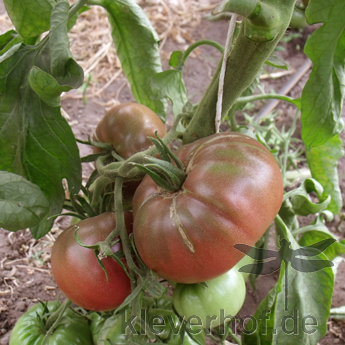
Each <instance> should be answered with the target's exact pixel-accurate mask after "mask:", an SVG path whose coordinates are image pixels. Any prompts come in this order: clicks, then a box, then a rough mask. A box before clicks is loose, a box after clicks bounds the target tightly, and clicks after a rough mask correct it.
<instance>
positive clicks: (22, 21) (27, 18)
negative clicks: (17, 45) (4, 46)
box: [4, 0, 55, 38]
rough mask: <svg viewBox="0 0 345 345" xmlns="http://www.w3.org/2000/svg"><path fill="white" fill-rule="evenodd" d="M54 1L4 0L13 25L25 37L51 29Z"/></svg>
mask: <svg viewBox="0 0 345 345" xmlns="http://www.w3.org/2000/svg"><path fill="white" fill-rule="evenodd" d="M54 3H55V2H54V1H53V0H20V1H18V0H4V4H5V7H6V10H7V13H8V15H9V16H10V18H11V21H12V23H13V25H14V26H15V28H16V29H17V31H18V33H19V34H20V35H21V36H22V37H24V38H28V37H35V36H38V35H40V34H41V33H43V32H45V31H48V30H49V27H50V13H51V11H52V9H53V6H54Z"/></svg>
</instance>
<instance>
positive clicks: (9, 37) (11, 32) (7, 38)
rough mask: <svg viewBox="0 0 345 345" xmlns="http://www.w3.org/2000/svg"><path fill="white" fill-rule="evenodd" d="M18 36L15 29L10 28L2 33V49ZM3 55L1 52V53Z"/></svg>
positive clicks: (0, 46) (0, 40)
mask: <svg viewBox="0 0 345 345" xmlns="http://www.w3.org/2000/svg"><path fill="white" fill-rule="evenodd" d="M16 36H17V33H16V32H15V31H14V30H9V31H7V32H5V33H4V34H2V35H0V51H1V50H2V49H3V48H4V47H5V46H6V45H7V44H8V43H9V42H11V41H12V40H13V38H15V37H16ZM0 55H1V54H0Z"/></svg>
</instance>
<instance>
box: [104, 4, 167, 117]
mask: <svg viewBox="0 0 345 345" xmlns="http://www.w3.org/2000/svg"><path fill="white" fill-rule="evenodd" d="M100 4H101V5H102V6H103V7H104V8H105V9H106V10H107V12H108V18H109V22H110V25H111V28H112V32H111V34H112V37H113V41H114V44H115V47H116V52H117V55H118V57H119V59H120V61H121V65H122V69H123V71H124V73H125V75H126V77H127V79H128V81H129V83H130V85H131V89H132V92H133V96H134V98H135V99H136V101H137V102H138V103H141V104H144V105H146V106H147V107H149V108H150V109H152V110H153V111H154V112H155V113H156V114H157V115H158V116H160V117H161V118H162V119H163V120H165V116H166V105H167V103H166V102H165V101H162V100H157V99H156V100H154V99H152V92H151V88H150V80H151V78H152V76H153V75H154V74H155V73H157V72H160V71H162V66H161V60H160V55H159V50H158V42H159V38H158V35H157V33H156V32H155V30H154V28H153V27H152V25H151V23H150V21H149V19H148V18H147V16H146V14H145V12H144V11H143V10H142V9H141V8H140V7H139V6H138V5H137V3H136V2H135V1H134V0H118V1H112V0H101V1H100Z"/></svg>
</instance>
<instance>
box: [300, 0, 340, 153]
mask: <svg viewBox="0 0 345 345" xmlns="http://www.w3.org/2000/svg"><path fill="white" fill-rule="evenodd" d="M306 16H307V20H308V22H309V24H315V23H323V25H322V26H321V27H320V28H318V29H317V30H316V31H315V32H314V33H313V34H312V35H311V36H310V38H309V39H308V41H307V43H306V46H305V53H306V54H307V55H308V56H309V58H310V59H311V60H312V62H313V70H312V72H311V74H310V77H309V80H308V82H307V84H306V86H305V87H304V89H303V92H302V118H301V120H302V138H303V141H304V143H305V145H306V147H307V148H308V149H311V148H313V147H314V146H319V145H323V144H325V143H326V142H327V141H329V140H330V139H331V138H332V137H333V136H334V135H335V134H336V133H337V132H339V130H340V128H339V126H340V122H339V120H340V119H341V109H342V103H343V98H344V93H345V61H344V55H345V22H344V21H343V20H341V19H342V18H344V17H345V3H344V2H343V1H338V0H330V1H327V3H325V1H323V0H313V1H311V2H310V4H309V6H308V7H307V9H306Z"/></svg>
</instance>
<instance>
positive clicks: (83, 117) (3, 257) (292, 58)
mask: <svg viewBox="0 0 345 345" xmlns="http://www.w3.org/2000/svg"><path fill="white" fill-rule="evenodd" d="M3 11H4V8H3V4H2V1H0V14H1V13H3ZM226 32H227V22H226V21H218V22H212V23H210V22H207V21H205V20H204V21H203V22H202V24H201V25H200V26H199V27H197V28H196V29H193V30H192V35H191V36H192V39H193V41H195V40H198V39H201V38H209V39H213V40H215V41H217V42H219V43H221V44H224V43H225V37H226ZM310 32H311V29H309V30H306V31H305V32H304V34H303V37H302V38H298V39H295V40H293V41H292V42H290V43H289V44H283V46H284V47H285V50H284V51H282V52H280V53H279V54H280V56H281V57H282V58H284V59H285V60H287V61H288V62H289V64H290V66H291V68H294V69H297V68H298V67H299V66H301V65H302V64H303V62H304V61H305V55H304V54H303V44H304V41H305V38H306V36H307V35H308V33H310ZM179 49H181V50H183V49H185V48H184V45H183V44H182V45H181V44H178V43H176V42H173V41H172V40H168V41H167V42H166V44H165V46H164V50H163V52H162V56H164V57H166V56H169V53H171V52H172V51H174V50H179ZM219 57H220V54H219V53H218V52H217V51H215V50H214V49H212V48H209V47H202V48H200V49H199V50H198V51H197V53H196V54H193V56H191V57H190V58H189V59H188V61H187V64H186V67H185V71H184V78H185V82H186V85H187V89H188V94H189V95H192V100H193V102H197V101H198V100H199V99H200V97H201V95H202V94H203V92H204V91H205V89H206V87H207V85H208V82H209V80H210V78H211V76H212V73H213V71H214V69H215V67H216V65H217V62H218V59H219ZM166 61H167V59H165V62H164V64H165V68H167V62H166ZM288 79H289V76H286V77H282V78H279V79H276V80H272V79H270V80H269V81H266V82H265V85H266V86H265V89H266V91H269V90H270V89H272V88H273V89H275V90H279V88H280V86H282V85H283V84H284V83H285V82H286V81H287V80H288ZM124 80H125V79H123V78H118V79H117V80H116V81H115V82H114V83H113V84H112V85H111V86H110V87H109V88H108V89H107V90H106V92H105V93H103V94H102V97H101V98H97V99H88V101H87V104H84V103H83V101H82V100H81V99H77V100H75V99H69V98H66V99H65V100H63V102H62V107H63V109H64V110H65V111H66V112H67V113H68V115H69V117H70V118H69V119H68V121H69V123H70V124H71V126H72V129H73V132H74V134H75V135H76V137H77V138H80V139H84V140H85V139H87V137H88V136H89V135H92V133H93V130H94V128H95V126H96V124H97V123H98V121H99V120H100V119H101V117H102V116H103V115H104V104H106V103H107V102H108V100H109V99H110V98H111V97H113V95H114V94H115V93H116V91H117V90H118V88H119V87H120V86H122V84H123V83H124ZM306 80H307V75H305V76H304V77H303V78H302V79H301V81H300V82H299V83H298V84H297V85H296V87H295V88H294V89H293V90H292V91H291V93H290V95H291V96H293V97H297V96H298V95H300V92H301V89H302V88H303V86H304V84H305V82H306ZM132 100H133V97H132V95H131V92H130V89H129V88H128V86H127V85H126V86H125V87H123V89H122V91H121V92H120V93H119V94H118V101H119V102H128V101H132ZM261 106H262V103H261V102H257V104H256V106H255V110H257V109H259V108H260V107H261ZM277 110H278V111H279V116H278V121H279V122H280V123H285V124H286V125H287V126H288V125H289V122H290V121H291V119H292V117H293V116H294V114H295V109H294V108H293V107H292V106H291V105H290V104H288V103H283V102H281V103H280V104H279V106H278V107H277ZM297 135H298V134H297ZM342 139H343V140H345V134H344V132H343V134H342ZM79 148H80V153H81V156H85V155H87V154H89V153H90V149H89V147H86V146H84V145H79ZM92 169H93V167H92V166H91V165H90V164H84V166H83V177H84V178H87V176H89V174H90V172H91V171H92ZM339 174H340V177H341V190H342V194H343V197H344V194H345V162H344V159H342V161H341V162H340V164H339ZM342 213H344V209H343V210H342ZM338 219H339V217H338V218H336V220H335V221H334V222H333V223H331V224H329V225H330V227H331V229H332V230H335V225H336V223H337V221H338ZM69 221H70V220H69V217H60V218H59V219H58V220H57V221H56V224H55V227H54V229H53V231H52V234H51V235H49V236H46V237H45V238H44V239H42V240H40V241H36V240H33V239H32V238H31V236H30V233H29V232H28V231H27V230H26V231H20V232H17V233H9V232H6V231H4V230H2V229H0V265H1V266H0V267H1V268H0V344H2V345H6V344H8V341H9V335H10V331H11V329H12V328H13V326H14V324H15V322H16V320H17V319H18V318H19V317H20V315H21V314H22V313H23V312H25V311H26V310H27V309H28V308H29V307H30V306H31V305H32V304H34V303H36V302H37V300H38V299H40V300H44V301H45V300H54V299H56V297H57V294H58V293H59V289H58V288H57V286H56V284H55V282H54V279H53V277H52V275H51V270H50V251H51V247H52V245H53V242H54V238H55V237H56V236H57V234H58V233H59V232H61V230H62V229H65V228H66V227H68V225H69ZM337 234H338V235H339V236H340V237H342V238H344V236H345V225H344V223H343V224H342V228H341V233H339V232H338V233H337ZM344 276H345V264H342V265H341V266H340V268H339V272H338V275H337V278H336V284H335V289H334V295H333V302H332V307H340V306H343V305H345V294H344V290H345V288H344V286H343V280H344ZM276 280H277V275H271V276H266V277H261V278H259V279H258V280H257V289H256V290H254V289H253V288H251V287H250V285H249V284H247V288H248V293H247V297H246V301H245V304H244V306H243V308H242V310H241V311H240V316H243V315H248V314H251V315H252V314H253V313H254V311H255V310H256V308H257V306H258V304H259V303H260V301H261V300H262V299H263V298H264V297H265V296H266V294H267V292H268V291H269V290H270V288H271V287H272V286H273V285H274V284H275V282H276ZM328 326H329V332H328V334H327V335H326V337H324V338H323V339H322V340H321V341H320V345H330V344H345V325H344V324H343V323H341V322H335V321H333V320H329V324H328ZM209 344H212V343H211V342H210V343H209Z"/></svg>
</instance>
